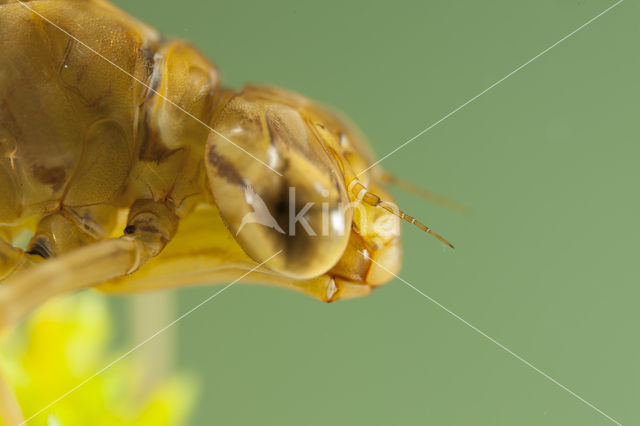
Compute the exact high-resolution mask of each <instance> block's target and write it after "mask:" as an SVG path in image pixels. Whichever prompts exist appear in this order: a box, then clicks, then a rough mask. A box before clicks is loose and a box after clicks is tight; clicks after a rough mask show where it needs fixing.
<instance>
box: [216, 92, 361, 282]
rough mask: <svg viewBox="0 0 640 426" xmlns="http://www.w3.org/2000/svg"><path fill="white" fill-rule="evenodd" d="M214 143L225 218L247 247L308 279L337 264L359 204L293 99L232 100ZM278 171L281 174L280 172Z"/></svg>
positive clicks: (284, 270)
mask: <svg viewBox="0 0 640 426" xmlns="http://www.w3.org/2000/svg"><path fill="white" fill-rule="evenodd" d="M215 127H216V130H217V131H219V133H220V134H222V135H230V138H232V141H233V142H234V143H236V144H238V145H240V146H241V147H242V148H243V149H244V150H246V151H247V152H248V153H250V154H251V155H252V156H254V157H256V158H257V159H260V160H261V161H262V162H264V163H266V164H267V165H268V166H269V167H271V168H273V169H274V170H275V171H273V170H270V169H269V167H267V166H266V165H265V164H262V163H260V162H259V161H257V160H256V158H252V156H250V155H249V154H248V153H247V152H243V151H242V150H240V149H239V148H237V147H236V146H234V145H233V144H231V143H229V142H228V141H225V140H224V139H223V138H222V137H221V136H220V135H218V134H213V133H212V134H211V135H210V137H209V140H208V144H207V155H206V159H207V175H208V178H209V183H210V186H211V190H212V193H213V196H214V199H215V202H216V204H217V206H218V209H219V211H220V214H221V215H222V218H223V219H224V221H225V222H226V224H227V226H228V228H229V230H230V231H231V233H232V234H233V236H234V238H235V239H236V241H237V242H238V243H239V244H240V246H241V247H242V248H243V250H244V251H245V252H246V253H247V254H248V255H249V256H250V257H251V258H253V259H254V260H255V261H256V262H259V263H262V262H264V261H266V260H268V259H269V258H270V257H271V256H273V255H274V254H275V253H277V252H280V254H279V255H277V256H275V257H274V258H273V259H271V260H269V261H268V262H267V263H266V266H268V267H269V268H270V269H271V270H273V271H274V272H277V273H278V274H281V275H285V276H288V277H291V278H294V279H306V278H311V277H315V276H318V275H321V274H323V273H325V272H326V271H327V270H329V269H330V268H331V267H332V266H334V265H335V264H336V263H337V262H338V260H339V259H340V257H341V256H342V254H343V253H344V250H345V248H346V246H347V243H348V239H349V235H350V232H351V221H352V210H351V208H350V206H349V199H348V196H347V190H346V188H345V185H344V178H342V177H341V175H340V173H339V171H338V168H337V166H336V164H335V163H334V162H333V161H332V159H331V158H330V157H329V156H328V155H327V153H326V151H325V150H324V148H323V145H322V141H320V140H319V139H317V136H316V134H315V133H314V132H313V131H311V129H310V128H309V126H308V124H307V121H305V120H304V119H303V117H302V116H301V115H300V113H299V112H298V111H297V110H296V109H294V108H292V107H289V106H284V105H281V104H274V103H272V102H268V103H267V102H264V101H260V100H255V99H246V98H244V97H242V96H241V95H239V96H237V97H236V98H234V99H232V100H231V101H230V102H229V103H228V104H227V106H226V107H225V109H224V110H223V111H222V113H221V115H220V117H219V119H218V120H217V122H216V123H215ZM276 171H277V172H278V173H276Z"/></svg>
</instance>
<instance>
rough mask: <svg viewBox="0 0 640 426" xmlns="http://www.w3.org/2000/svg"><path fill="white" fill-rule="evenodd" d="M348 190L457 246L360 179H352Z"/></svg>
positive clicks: (450, 245)
mask: <svg viewBox="0 0 640 426" xmlns="http://www.w3.org/2000/svg"><path fill="white" fill-rule="evenodd" d="M348 190H349V192H351V194H352V195H353V196H355V197H356V198H357V199H358V200H360V201H362V202H364V203H366V204H368V205H370V206H374V207H381V208H383V209H385V210H386V211H388V212H389V213H392V214H394V215H396V216H398V217H399V218H400V219H403V220H406V221H407V222H409V223H412V224H414V225H415V226H417V227H418V228H420V229H422V230H423V231H424V232H426V233H428V234H431V235H432V236H434V237H435V238H436V239H438V240H439V241H441V242H443V243H444V244H446V245H448V246H449V247H451V248H455V247H454V246H453V244H451V243H450V242H449V241H447V240H446V239H444V238H443V237H442V236H441V235H439V234H437V233H435V232H433V231H432V230H431V228H429V227H428V226H427V225H425V224H424V223H422V222H420V221H419V220H417V219H416V218H414V217H412V216H409V215H408V214H405V213H404V212H403V211H402V210H400V209H398V207H397V206H396V205H395V204H392V203H389V202H387V201H384V200H382V199H381V198H380V197H379V196H377V195H376V194H373V193H371V192H369V191H368V190H367V188H366V187H365V186H364V185H363V184H362V183H360V181H359V180H357V179H354V180H353V181H351V183H350V184H349V188H348Z"/></svg>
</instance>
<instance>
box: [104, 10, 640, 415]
mask: <svg viewBox="0 0 640 426" xmlns="http://www.w3.org/2000/svg"><path fill="white" fill-rule="evenodd" d="M116 3H118V4H119V5H120V6H121V7H123V8H124V9H125V10H127V11H129V12H130V13H132V14H133V15H134V16H136V17H138V18H139V19H141V20H143V21H145V22H148V23H150V24H152V25H154V26H155V27H157V28H158V29H160V30H161V31H163V32H164V33H165V34H166V35H168V36H171V37H180V38H186V39H189V40H191V41H192V42H193V43H194V44H195V45H196V46H198V47H199V48H200V49H202V50H203V51H204V52H205V53H206V54H207V55H208V56H209V57H210V58H211V59H212V60H213V61H214V62H215V63H216V64H217V65H218V67H219V69H220V70H221V72H222V75H223V80H224V82H225V84H227V85H230V86H233V87H240V86H241V85H242V84H243V83H244V82H261V83H270V84H275V85H278V86H282V87H286V88H290V89H293V90H296V91H298V92H301V93H304V94H306V95H308V96H310V97H312V98H315V99H317V100H319V101H322V102H323V103H326V104H329V105H332V106H335V107H337V108H339V109H340V110H342V111H343V112H345V113H346V114H347V115H348V116H349V117H351V118H352V119H353V120H354V121H355V122H356V123H358V125H359V126H360V127H361V128H362V129H363V131H364V132H365V133H366V134H367V135H368V136H369V138H370V140H371V143H372V144H373V146H374V148H375V150H376V151H377V153H378V154H379V155H383V154H386V153H387V152H389V151H391V150H392V149H393V148H395V147H396V146H398V145H399V144H401V143H402V142H404V141H405V140H407V139H409V138H411V137H412V136H414V135H415V134H417V133H418V132H419V131H421V130H422V129H424V128H426V127H427V126H429V125H430V124H432V123H434V122H435V121H437V120H439V119H440V118H441V117H443V116H444V115H446V114H447V113H449V112H450V111H451V110H453V109H454V108H456V107H458V106H460V105H461V104H463V103H464V102H466V101H467V100H469V99H470V98H472V97H473V96H475V95H476V94H478V93H479V92H481V91H483V90H484V89H486V88H487V87H489V86H490V85H491V84H493V83H494V82H496V81H497V80H499V79H500V78H502V77H504V76H505V75H507V74H508V73H510V72H511V71H513V70H514V69H516V68H517V67H518V66H520V65H521V64H523V63H524V62H526V61H527V60H529V59H531V58H532V57H534V56H535V55H537V54H538V53H540V52H541V51H542V50H544V49H545V48H547V47H549V46H550V45H552V44H553V43H555V42H556V41H558V40H560V39H561V38H562V37H564V36H565V35H567V34H568V33H570V32H571V31H573V30H574V29H576V28H577V27H579V26H580V25H582V24H584V23H585V22H586V21H588V20H589V19H591V18H592V17H594V16H596V15H597V14H598V13H600V12H601V11H603V10H604V9H606V8H607V7H609V6H611V5H612V4H613V3H614V2H612V1H605V0H576V1H560V0H556V1H551V0H546V1H536V2H530V1H513V0H510V1H506V0H505V1H488V2H486V1H485V2H479V1H471V0H469V1H460V0H456V1H444V0H443V1H424V2H418V1H415V2H407V1H394V2H370V1H358V2H355V1H353V2H346V1H344V0H323V1H319V2H318V1H316V2H302V1H293V0H291V1H283V0H269V1H254V2H247V1H238V0H233V1H231V0H216V1H195V0H190V1H181V2H177V1H160V0H155V1H149V0H136V1H126V2H125V1H124V0H120V1H117V2H116ZM639 18H640V6H639V5H638V3H637V2H634V1H632V0H627V1H625V2H624V3H622V4H620V5H619V6H618V7H616V8H614V9H613V10H611V11H610V12H609V13H607V14H605V15H604V16H602V17H601V18H599V19H598V20H596V21H595V22H593V23H592V24H591V25H589V26H588V27H586V28H584V29H583V30H581V31H580V32H578V33H577V34H575V35H574V36H573V37H571V38H569V39H568V40H566V41H565V42H563V43H561V44H560V45H558V46H557V47H555V48H554V49H552V50H551V51H549V52H548V53H546V54H544V55H543V56H542V57H540V58H539V59H537V60H536V61H534V62H533V63H531V64H529V65H528V66H526V67H525V68H524V69H522V70H521V71H519V72H518V73H516V74H514V75H513V76H511V77H510V78H508V79H507V80H505V81H504V82H502V83H501V84H499V85H498V86H496V87H495V88H493V89H492V90H490V91H489V92H487V93H486V94H484V95H483V96H481V97H480V98H478V99H477V100H476V101H475V102H473V103H471V104H470V105H468V106H467V107H465V108H464V109H462V110H460V111H459V112H458V113H456V114H455V115H453V116H452V117H450V118H448V119H447V120H445V121H444V122H442V123H441V124H439V125H438V126H436V127H435V128H433V129H432V130H431V131H429V132H428V133H426V134H425V135H423V136H422V137H420V138H419V139H417V140H416V141H414V142H413V143H412V144H410V145H409V146H408V147H406V148H405V149H403V150H401V151H399V152H398V153H397V154H395V155H394V156H392V157H390V158H389V159H388V160H386V161H385V162H384V163H383V165H384V166H385V167H386V168H387V169H388V170H390V171H391V172H393V173H395V174H397V175H399V176H402V177H403V178H406V179H408V180H410V181H412V182H415V183H418V184H420V185H422V186H424V187H427V188H429V189H432V190H434V191H437V192H439V193H441V194H444V195H447V196H449V197H451V198H453V199H456V200H458V201H461V202H464V203H466V204H468V205H469V206H471V208H472V212H471V213H470V214H468V215H462V214H459V213H456V212H454V211H449V210H447V209H444V208H442V207H439V206H435V205H432V204H429V203H427V202H425V201H423V200H420V199H417V198H416V197H414V196H412V195H407V194H404V193H402V192H398V191H395V194H396V195H397V198H398V201H399V204H400V206H401V207H403V208H404V209H405V210H406V211H407V212H409V213H410V214H412V215H415V216H417V217H418V218H421V219H424V221H425V222H426V223H428V224H430V225H431V226H433V228H434V229H436V230H437V231H439V232H441V233H442V234H443V235H445V236H446V237H447V238H449V239H451V240H452V241H453V242H454V243H455V245H456V247H457V249H456V250H455V251H451V250H444V249H443V247H442V245H441V244H439V243H438V242H437V241H436V240H434V239H432V238H430V237H428V236H425V235H423V234H422V233H420V232H419V231H418V230H416V229H413V228H412V227H410V226H405V228H404V240H405V250H406V257H405V264H404V267H403V269H402V272H401V274H400V275H401V276H402V277H403V278H404V279H406V280H407V281H408V282H410V283H412V284H413V285H415V286H416V287H417V288H419V289H421V290H422V291H424V292H425V293H426V294H428V295H429V296H431V297H433V298H434V299H436V300H437V301H439V302H440V303H442V304H443V305H445V306H446V307H448V308H449V309H451V310H452V311H453V312H455V313H457V314H458V315H460V316H461V317H463V318H464V319H465V320H467V321H469V322H470V323H472V324H474V325H475V326H477V327H478V328H480V329H481V330H483V331H484V332H486V333H487V334H488V335H490V336H492V337H493V338H495V339H497V340H498V341H499V342H501V343H502V344H504V345H505V346H507V347H508V348H510V349H511V350H513V351H514V352H516V353H518V354H519V355H521V356H522V357H524V358H525V359H526V360H528V361H530V362H531V363H533V364H534V365H535V366H536V367H538V368H540V369H541V370H543V371H544V372H546V373H548V374H549V375H550V376H552V377H553V378H555V379H556V380H558V381H559V382H560V383H562V384H564V385H566V386H567V387H569V388H570V389H572V390H573V391H575V392H576V393H578V394H580V395H581V396H583V397H584V398H585V399H586V400H588V401H590V402H591V403H593V404H594V405H596V406H597V407H599V408H600V409H602V410H603V411H605V412H606V413H608V414H609V415H610V416H612V417H614V418H615V419H617V420H618V421H620V422H622V423H624V424H640V404H639V402H640V366H639V362H638V361H639V356H638V355H639V354H640V343H639V342H638V325H639V324H640V312H639V310H638V308H637V306H638V304H639V303H640V289H639V282H638V281H639V280H638V263H637V262H638V253H639V251H638V248H639V241H638V240H639V237H640V226H638V218H639V217H638V212H639V211H640V201H639V199H638V193H637V188H638V182H639V181H640V180H639V178H640V171H639V168H638V157H639V155H640V145H639V142H640V141H639V139H638V130H639V129H638V112H639V111H640V105H639V99H640V98H639V96H638V95H639V94H640V91H639V89H640V82H639V80H638V76H639V75H640V74H639V71H640V69H639V67H640V61H639V60H638V59H639V58H638V40H640V27H639V26H638V19H639ZM215 290H216V289H215V288H208V287H201V288H192V289H184V290H181V291H180V292H179V295H178V296H179V310H178V313H181V312H184V311H186V310H188V309H189V308H191V307H192V306H194V305H195V304H197V303H198V302H200V301H201V300H202V299H204V298H205V297H207V296H209V295H210V294H211V293H212V292H213V291H215ZM178 342H179V357H178V368H179V369H182V370H187V371H191V372H193V373H194V374H196V375H197V376H198V377H199V380H200V385H201V397H200V401H199V405H198V406H197V410H196V412H195V414H194V416H193V418H192V423H193V424H195V425H205V424H216V425H225V426H233V425H389V424H398V425H424V424H433V425H514V424H517V425H543V424H544V425H601V424H612V423H611V422H610V421H609V420H607V419H606V418H605V417H603V416H602V415H600V414H598V413H597V412H596V411H594V410H593V409H592V408H590V407H588V406H587V405H585V404H584V403H582V402H580V401H579V400H577V399H576V398H574V397H573V396H572V395H570V394H569V393H567V392H566V391H564V390H562V389H561V388H559V387H558V386H557V385H555V384H553V383H551V382H550V381H549V380H547V379H546V378H544V377H543V376H541V375H540V374H538V373H537V372H535V371H533V370H532V369H531V368H529V367H527V366H526V365H524V364H523V363H522V362H520V361H518V360H516V359H515V358H513V357H512V356H511V355H509V354H508V353H506V352H505V351H503V350H502V349H500V348H499V347H498V346H496V345H495V344H493V343H491V342H490V341H488V340H487V339H486V338H484V337H482V336H481V335H479V334H478V333H476V332H475V331H473V330H472V329H470V328H469V327H467V326H466V325H464V324H463V323H461V322H460V321H458V320H457V319H455V318H454V317H452V316H451V315H450V314H448V313H447V312H445V311H443V310H442V309H441V308H439V307H438V306H436V305H435V304H433V303H431V302H430V301H429V300H427V299H426V298H424V297H422V296H421V295H420V294H418V293H417V292H415V291H414V290H412V289H410V288H409V287H407V286H406V285H405V284H403V283H402V282H401V281H399V280H396V281H393V282H392V283H390V284H388V285H386V286H385V287H384V288H382V289H380V290H379V291H376V292H375V293H374V294H372V295H371V296H369V297H366V298H363V299H358V300H352V301H347V302H339V303H335V304H330V305H326V304H323V303H320V302H318V301H316V300H313V299H311V298H308V297H305V296H303V295H300V294H296V293H292V292H287V291H283V290H278V289H274V288H266V287H256V286H250V285H239V286H235V287H233V288H231V289H229V290H228V291H227V292H225V293H224V294H222V295H220V297H218V298H216V299H215V300H214V301H212V302H211V303H209V304H207V305H206V306H204V307H203V308H201V309H199V310H198V311H197V312H195V313H194V314H192V315H190V316H189V317H188V318H186V319H184V320H183V321H181V322H180V324H179V332H178Z"/></svg>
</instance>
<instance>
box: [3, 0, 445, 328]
mask: <svg viewBox="0 0 640 426" xmlns="http://www.w3.org/2000/svg"><path fill="white" fill-rule="evenodd" d="M0 52H1V53H0V237H1V239H0V281H2V283H3V284H2V285H1V286H0V324H1V326H2V327H7V326H9V325H12V324H14V323H15V322H16V321H17V320H19V319H20V318H21V317H23V316H24V315H25V314H26V313H28V312H29V311H30V310H31V309H33V308H34V307H36V306H37V305H38V304H40V303H42V302H43V301H44V300H46V299H47V298H48V297H51V296H53V295H56V294H59V293H63V292H68V291H72V290H75V289H79V288H84V287H89V286H98V287H99V288H100V289H102V290H105V291H112V292H132V291H141V290H149V289H159V288H168V287H176V286H183V285H188V284H197V283H215V282H229V281H232V280H236V279H238V278H242V280H244V281H250V282H258V283H265V284H273V285H278V286H283V287H288V288H292V289H296V290H299V291H302V292H305V293H307V294H310V295H312V296H314V297H317V298H319V299H321V300H324V301H333V300H337V299H343V298H348V297H354V296H360V295H364V294H367V293H369V292H370V291H371V289H372V288H374V287H375V286H378V285H380V284H383V283H385V282H387V281H389V280H390V278H391V277H392V274H393V273H395V272H396V271H397V270H398V269H399V267H400V263H401V251H402V250H401V245H400V239H399V238H400V219H401V218H404V219H407V220H408V221H410V222H412V223H416V224H417V225H418V226H420V227H421V228H423V230H425V231H427V232H431V231H430V229H428V228H427V227H425V226H424V225H422V224H421V223H419V222H417V221H415V219H413V218H411V217H408V216H405V215H404V214H403V213H402V212H400V211H399V210H397V209H396V208H395V207H394V205H393V204H392V201H391V200H392V198H391V196H390V194H389V193H387V191H385V190H384V189H383V187H382V186H383V183H385V181H386V180H385V176H386V175H384V174H383V172H382V171H381V170H380V169H379V168H377V167H374V168H372V169H368V167H369V165H370V164H372V163H373V161H374V158H373V157H372V156H371V154H370V151H369V149H368V146H367V144H366V142H365V141H364V140H363V138H362V137H361V136H360V134H359V133H358V132H357V131H356V130H355V129H354V128H353V126H351V125H350V124H348V123H346V122H345V121H343V120H342V119H341V118H339V117H338V116H337V115H336V114H334V113H332V112H331V111H329V110H327V109H325V108H323V107H321V106H319V105H318V104H316V103H314V102H312V101H310V100H308V99H306V98H304V97H302V96H300V95H297V94H294V93H290V92H287V91H284V90H281V89H276V88H271V87H261V86H246V87H245V88H243V89H242V90H241V91H239V92H236V91H233V90H228V89H224V88H222V87H221V86H220V81H219V75H218V72H217V70H216V68H215V67H214V65H213V64H212V63H210V62H209V61H208V60H207V59H206V58H205V57H203V55H202V54H200V53H199V52H198V51H197V50H196V49H194V48H193V47H191V46H189V45H188V44H186V43H185V42H182V41H172V40H164V39H162V38H161V37H160V35H159V34H158V33H157V32H156V31H155V30H154V29H152V28H150V27H149V26H147V25H145V24H143V23H141V22H139V21H136V20H135V19H133V18H131V17H129V16H127V15H126V14H124V13H123V12H121V11H120V10H118V9H116V8H115V7H114V6H112V5H110V4H109V3H107V2H106V1H102V0H82V1H81V0H43V1H25V2H19V1H11V0H9V1H7V0H0ZM362 171H364V172H362ZM361 172H362V173H361ZM25 230H29V231H30V233H32V237H31V238H30V241H29V242H28V244H27V245H26V247H24V249H21V248H17V247H18V246H19V244H18V243H17V241H18V240H19V239H20V238H21V236H23V235H24V231H25ZM434 235H435V234H434ZM438 238H440V237H438ZM248 272H250V273H248Z"/></svg>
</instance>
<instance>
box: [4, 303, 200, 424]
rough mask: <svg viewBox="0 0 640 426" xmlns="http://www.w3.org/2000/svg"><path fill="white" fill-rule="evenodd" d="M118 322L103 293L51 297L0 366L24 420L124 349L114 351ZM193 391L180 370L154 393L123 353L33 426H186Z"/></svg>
mask: <svg viewBox="0 0 640 426" xmlns="http://www.w3.org/2000/svg"><path fill="white" fill-rule="evenodd" d="M112 327H113V324H112V321H111V318H110V314H109V308H108V305H107V302H106V301H105V297H104V296H102V295H100V294H99V293H97V292H95V291H85V292H81V293H78V294H75V295H72V296H68V297H65V298H58V299H55V300H52V301H50V302H48V303H47V304H45V305H44V306H43V307H42V308H41V309H39V310H38V311H37V312H36V313H35V314H34V315H33V316H32V317H31V319H30V320H29V321H28V322H27V323H26V324H25V325H23V326H22V327H21V328H20V330H18V331H17V332H16V333H14V334H13V335H12V336H11V337H10V338H8V339H7V340H6V341H4V342H2V344H1V347H0V365H1V366H2V369H3V370H4V372H5V374H6V376H7V379H8V381H9V382H10V384H11V385H12V386H13V388H14V389H15V391H16V394H17V398H18V401H19V403H20V406H21V408H22V411H23V413H24V416H25V418H29V417H30V416H32V415H33V414H35V413H37V412H38V411H39V410H41V409H43V408H44V407H46V406H47V405H49V404H50V403H52V402H53V401H55V400H56V399H58V398H60V397H61V396H62V395H64V394H65V393H66V392H68V391H69V390H71V389H72V388H74V387H75V386H77V385H78V384H80V383H82V382H83V381H84V380H86V379H88V378H89V377H91V376H93V375H94V374H95V373H96V372H98V371H99V370H100V369H102V368H104V367H105V366H106V365H107V364H109V363H110V362H112V361H113V360H114V359H116V358H117V357H118V356H119V355H120V354H122V353H123V352H124V351H123V350H121V351H118V352H112V351H110V348H109V343H110V341H111V337H112ZM195 388H196V386H195V383H194V381H193V380H191V378H190V377H188V376H185V375H176V374H174V375H173V376H170V377H168V378H167V379H164V380H161V381H160V383H159V384H158V385H155V386H153V388H152V389H151V390H150V391H148V390H146V386H145V385H144V384H143V383H142V375H141V374H138V373H137V372H136V369H135V363H134V362H133V360H132V359H129V358H125V359H124V360H122V361H120V362H118V363H116V364H114V365H113V366H112V367H111V368H109V369H108V370H106V371H104V372H103V373H101V374H99V375H97V376H96V377H94V378H93V379H91V380H90V381H88V382H87V383H86V384H84V385H83V386H81V387H80V388H78V389H77V390H75V391H74V392H72V393H71V394H69V395H67V396H66V397H65V398H63V399H62V400H60V401H59V402H57V403H56V404H54V405H53V406H52V407H51V408H49V409H47V410H46V411H45V412H43V413H41V414H39V415H38V416H36V417H34V418H33V419H32V420H30V421H29V423H28V424H29V425H46V426H75V425H78V426H80V425H82V426H86V425H93V426H103V425H105V426H106V425H109V426H111V425H141V426H146V425H149V426H152V425H153V426H165V425H166V426H173V425H182V424H185V423H186V421H187V416H188V413H189V412H190V411H191V409H192V407H193V403H194V401H195V396H196V389H195ZM0 424H2V422H1V421H0Z"/></svg>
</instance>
